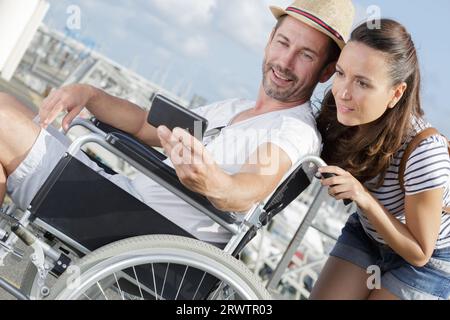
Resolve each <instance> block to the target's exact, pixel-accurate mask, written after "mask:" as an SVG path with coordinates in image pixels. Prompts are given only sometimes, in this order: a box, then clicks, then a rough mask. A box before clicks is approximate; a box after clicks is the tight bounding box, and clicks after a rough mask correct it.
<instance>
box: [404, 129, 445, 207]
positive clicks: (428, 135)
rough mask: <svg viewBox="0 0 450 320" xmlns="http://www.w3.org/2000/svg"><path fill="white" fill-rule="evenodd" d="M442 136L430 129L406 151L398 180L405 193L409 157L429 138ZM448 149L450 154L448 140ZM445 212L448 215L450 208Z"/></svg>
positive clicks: (413, 141)
mask: <svg viewBox="0 0 450 320" xmlns="http://www.w3.org/2000/svg"><path fill="white" fill-rule="evenodd" d="M435 135H440V133H439V131H437V130H436V129H435V128H428V129H425V130H423V131H422V132H420V133H419V134H418V135H417V136H415V137H414V138H413V139H412V140H411V142H410V143H409V145H408V147H407V148H406V150H405V153H404V154H403V157H402V160H401V161H400V168H399V171H398V180H399V181H400V187H401V188H402V190H403V192H405V191H406V190H405V170H406V163H407V162H408V159H409V157H410V156H411V154H412V153H413V152H414V150H416V148H417V147H418V146H419V144H420V143H421V142H422V141H424V140H426V139H428V138H429V137H432V136H435ZM447 148H448V152H449V154H450V141H448V140H447ZM443 211H445V212H446V213H450V208H443Z"/></svg>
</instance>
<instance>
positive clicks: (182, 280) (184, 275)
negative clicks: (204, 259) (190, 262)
mask: <svg viewBox="0 0 450 320" xmlns="http://www.w3.org/2000/svg"><path fill="white" fill-rule="evenodd" d="M188 269H189V267H186V269H185V270H184V274H183V278H182V279H181V283H180V285H179V287H178V292H177V295H176V296H175V300H178V295H179V294H180V290H181V287H182V285H183V282H184V278H185V277H186V273H187V271H188Z"/></svg>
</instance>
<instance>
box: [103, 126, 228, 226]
mask: <svg viewBox="0 0 450 320" xmlns="http://www.w3.org/2000/svg"><path fill="white" fill-rule="evenodd" d="M106 141H107V142H108V143H109V144H111V145H112V146H114V147H115V148H117V149H118V150H119V151H121V152H122V153H124V154H125V155H127V156H128V157H130V158H131V159H132V160H133V161H135V162H136V163H138V164H139V165H141V166H142V167H144V168H145V169H146V170H149V171H150V172H152V173H153V174H155V175H157V176H158V177H159V178H161V179H162V180H164V181H165V182H166V183H168V184H169V185H170V187H171V188H173V189H175V190H176V191H177V193H179V194H180V193H181V195H182V196H184V197H185V198H186V197H187V198H188V199H189V200H190V201H189V202H191V203H192V202H193V203H194V204H198V205H199V206H197V207H201V208H206V209H207V210H208V211H209V212H210V213H213V214H214V215H216V216H218V217H219V218H220V219H222V220H223V221H225V222H226V223H228V224H232V223H235V222H236V216H235V215H234V214H233V213H231V212H223V211H220V210H218V209H217V208H215V207H214V206H213V205H212V204H211V202H210V201H209V200H208V199H207V198H206V197H204V196H202V195H200V194H198V193H195V192H193V191H191V190H189V189H187V188H186V187H185V186H184V185H183V184H182V183H181V182H180V180H179V179H178V176H177V174H176V172H175V170H174V169H173V168H172V167H170V166H168V165H167V164H165V163H164V162H163V161H162V160H163V159H161V153H159V152H158V151H156V150H155V149H153V148H150V147H148V146H146V145H143V144H142V143H141V142H139V141H138V140H136V139H134V138H132V137H131V136H130V135H128V134H124V133H122V132H117V131H116V132H113V133H110V134H108V135H107V137H106ZM185 200H186V199H185Z"/></svg>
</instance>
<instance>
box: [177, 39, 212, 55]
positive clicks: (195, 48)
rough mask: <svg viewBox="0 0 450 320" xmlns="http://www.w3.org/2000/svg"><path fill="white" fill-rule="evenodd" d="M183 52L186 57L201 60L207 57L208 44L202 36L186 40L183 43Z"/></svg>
mask: <svg viewBox="0 0 450 320" xmlns="http://www.w3.org/2000/svg"><path fill="white" fill-rule="evenodd" d="M182 48H183V52H184V54H185V55H187V56H188V57H192V58H202V57H206V56H207V55H208V51H209V49H208V42H207V40H206V39H205V38H204V37H202V36H193V37H190V38H187V39H186V40H185V41H184V43H183V46H182Z"/></svg>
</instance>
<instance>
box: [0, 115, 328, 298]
mask: <svg viewBox="0 0 450 320" xmlns="http://www.w3.org/2000/svg"><path fill="white" fill-rule="evenodd" d="M74 126H82V127H84V128H85V129H88V130H89V132H90V133H89V134H87V135H85V136H82V137H80V138H78V139H76V140H75V141H74V142H73V143H72V145H71V146H70V148H69V149H68V150H67V153H66V154H65V155H64V157H63V158H62V159H60V161H59V163H58V165H57V166H56V167H55V168H54V170H53V171H52V173H51V174H50V176H49V177H48V179H47V180H46V182H45V183H44V185H43V186H42V187H41V189H40V190H39V192H38V193H37V195H36V196H35V198H34V199H33V201H32V203H31V204H30V207H29V208H28V210H26V211H25V212H22V211H20V210H17V208H16V206H15V205H14V204H11V205H9V206H7V207H5V208H3V209H2V211H1V215H0V238H1V239H0V258H4V256H5V255H7V254H13V255H16V256H21V254H20V253H19V252H18V251H17V250H16V249H15V244H16V242H17V241H18V239H20V240H21V241H22V242H24V243H25V244H26V245H28V246H29V247H31V248H32V249H33V251H34V252H33V254H32V255H31V257H30V258H31V262H30V263H29V265H28V267H27V270H26V272H25V275H24V277H23V280H22V285H21V288H20V290H19V289H17V288H15V287H14V286H13V285H11V284H9V283H8V282H6V281H5V280H3V279H0V287H2V288H3V289H5V290H6V291H8V292H9V293H11V294H12V295H14V296H15V297H16V298H18V299H33V300H34V299H36V300H38V299H62V300H72V299H81V300H94V299H103V300H114V299H118V300H142V299H149V300H171V299H175V300H177V299H178V300H193V299H195V300H197V299H199V300H210V299H224V300H230V299H238V300H243V299H251V300H262V299H271V298H272V296H271V295H270V293H269V291H268V290H267V289H266V287H265V286H264V284H263V283H262V281H261V279H260V278H258V277H257V276H256V275H255V274H253V273H252V272H251V271H250V270H249V269H248V268H247V267H246V266H245V265H244V263H242V262H241V261H240V260H239V255H240V253H241V252H242V250H243V248H244V247H245V246H246V245H247V244H248V243H249V242H250V241H251V240H252V239H253V238H254V237H255V235H256V234H257V232H258V230H259V229H261V228H263V227H264V226H266V225H267V224H268V223H269V222H270V221H271V220H272V219H273V218H274V217H275V216H276V215H277V214H278V213H279V212H281V211H282V210H283V209H285V208H286V207H287V206H288V205H289V204H290V203H291V202H292V201H294V200H295V199H296V198H297V197H298V196H299V195H300V194H301V193H302V192H303V191H305V190H306V189H307V188H308V187H309V186H310V184H311V181H312V179H314V178H311V179H310V178H309V177H308V175H307V174H306V171H307V170H306V169H305V168H306V164H309V165H311V164H313V165H314V166H316V167H320V166H324V165H325V163H324V162H323V161H322V160H321V159H320V158H318V157H314V156H310V157H305V158H304V159H301V160H300V161H299V162H298V163H297V164H295V165H294V166H293V167H292V169H291V171H290V173H289V174H288V175H287V178H286V179H285V180H284V181H283V182H282V183H281V184H280V185H279V187H278V188H277V189H276V190H275V192H274V193H273V194H272V195H271V196H270V197H269V198H268V199H267V200H266V201H264V202H263V203H259V204H257V205H255V206H254V207H253V208H252V209H251V210H250V211H249V212H248V213H247V214H246V215H245V216H241V217H240V216H238V215H237V214H236V213H233V212H222V211H220V210H218V209H216V208H215V207H214V206H213V205H212V204H211V203H210V202H209V201H208V199H206V198H205V197H203V196H201V195H199V194H196V193H194V192H192V191H190V190H188V189H187V188H186V187H184V186H183V185H182V184H181V182H180V181H179V179H178V177H177V175H176V173H175V170H174V169H173V168H171V167H170V166H168V165H166V164H165V163H163V160H164V159H165V156H164V155H163V154H161V153H159V152H158V151H157V150H156V149H153V148H150V147H148V146H146V145H144V144H143V143H141V142H140V141H137V140H136V139H135V138H134V137H132V136H130V135H128V134H126V133H124V132H122V131H120V130H118V129H115V128H113V127H110V126H108V125H106V124H103V123H101V122H99V121H97V120H96V119H91V120H82V119H79V118H78V119H76V120H75V121H74V122H73V123H72V127H74ZM72 127H71V128H72ZM88 143H94V144H97V145H99V146H101V147H102V148H104V149H106V150H107V151H109V152H111V153H112V154H114V155H116V156H117V157H119V158H121V159H123V160H124V161H126V162H127V163H129V164H130V165H132V166H133V167H134V168H136V169H137V170H139V171H141V172H142V173H144V174H145V175H147V176H148V177H150V178H151V179H153V180H155V181H156V182H157V183H159V184H161V186H163V187H164V188H166V189H167V190H168V191H170V192H172V193H174V194H175V195H177V196H178V197H180V198H181V199H183V200H184V201H186V202H187V203H188V204H190V205H192V206H193V207H195V208H196V209H198V210H200V211H201V212H202V213H204V214H206V215H207V216H208V217H210V218H211V219H212V220H213V221H215V222H216V223H218V224H219V225H221V226H222V227H224V228H225V229H227V230H228V231H229V232H230V233H231V234H232V237H231V239H230V241H229V242H228V243H227V244H224V245H219V244H211V243H205V242H202V241H200V240H198V239H196V238H195V237H194V236H192V235H191V234H189V233H188V232H186V231H185V230H184V229H182V228H181V227H179V226H177V225H175V224H174V223H172V222H171V221H169V220H168V219H166V218H165V217H164V216H162V215H160V214H159V213H158V212H156V211H155V210H153V209H152V208H150V207H148V206H147V205H146V204H144V203H142V202H140V201H139V200H137V199H136V198H134V197H132V196H131V195H129V194H127V193H126V192H124V191H123V190H122V189H120V188H119V187H117V186H116V185H115V184H113V183H112V182H110V181H109V180H108V179H106V178H104V177H103V176H101V175H99V174H98V173H96V172H94V171H93V170H91V169H90V168H88V167H87V166H86V165H84V164H83V163H82V162H80V161H79V160H77V159H76V158H75V156H74V155H75V154H77V152H79V150H82V148H83V147H84V146H85V145H86V144H88ZM106 169H108V168H106ZM74 190H76V192H73V191H74ZM323 191H324V190H323V188H321V189H320V190H319V193H321V194H322V193H324V192H323ZM317 196H319V194H318V195H317ZM67 203H70V205H67ZM317 203H319V202H317ZM316 206H317V204H316ZM311 210H312V211H311V213H310V214H309V215H308V216H307V217H308V218H307V219H306V218H305V219H304V220H305V221H303V223H302V225H301V226H300V228H299V230H298V232H297V234H296V235H295V237H294V239H293V242H292V243H291V246H290V247H289V248H288V250H287V252H286V253H285V256H284V257H283V259H282V261H281V262H280V265H279V268H280V270H281V269H282V268H283V267H284V266H285V265H284V266H283V265H282V264H283V263H285V264H287V262H286V261H288V260H289V259H290V257H292V255H293V254H294V253H295V248H296V246H297V247H298V244H299V241H301V238H302V236H303V235H304V233H305V232H306V228H307V227H308V225H309V224H310V223H311V222H312V219H313V218H314V214H315V212H317V211H318V210H317V208H315V209H314V208H311ZM289 256H290V257H289ZM283 261H284V262H283ZM277 277H278V278H277ZM279 278H280V272H275V273H274V276H273V278H272V279H271V281H270V282H269V285H271V286H272V287H274V286H276V282H277V281H279Z"/></svg>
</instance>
